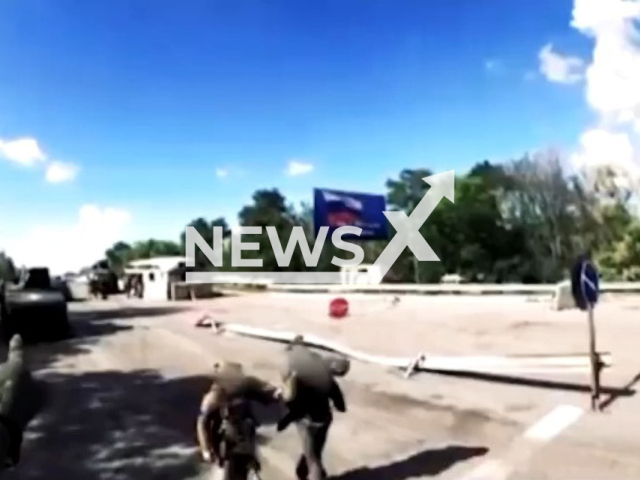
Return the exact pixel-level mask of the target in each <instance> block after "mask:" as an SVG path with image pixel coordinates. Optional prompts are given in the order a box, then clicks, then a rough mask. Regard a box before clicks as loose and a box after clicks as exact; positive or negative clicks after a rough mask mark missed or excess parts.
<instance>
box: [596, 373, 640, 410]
mask: <svg viewBox="0 0 640 480" xmlns="http://www.w3.org/2000/svg"><path fill="white" fill-rule="evenodd" d="M638 382H640V372H638V373H637V374H636V375H635V376H634V377H633V378H632V379H631V380H629V381H628V382H627V384H626V385H625V386H624V387H622V388H621V389H619V390H618V391H615V392H605V393H609V395H608V396H607V398H606V399H605V400H604V401H603V402H602V403H601V404H600V409H601V410H605V409H607V408H609V407H610V406H611V404H613V403H614V402H615V401H616V400H617V399H618V398H620V397H622V396H624V395H626V396H631V395H635V393H636V391H635V390H634V389H633V387H635V386H636V384H637V383H638Z"/></svg>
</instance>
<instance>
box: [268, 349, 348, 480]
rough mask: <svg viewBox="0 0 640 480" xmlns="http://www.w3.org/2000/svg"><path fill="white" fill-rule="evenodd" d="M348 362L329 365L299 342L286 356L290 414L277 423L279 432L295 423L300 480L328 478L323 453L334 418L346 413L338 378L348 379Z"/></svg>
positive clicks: (286, 385)
mask: <svg viewBox="0 0 640 480" xmlns="http://www.w3.org/2000/svg"><path fill="white" fill-rule="evenodd" d="M347 371H348V361H347V360H343V361H342V362H340V361H337V360H331V361H327V360H326V359H324V358H323V357H321V356H320V355H318V354H317V353H315V352H312V351H311V350H309V349H308V348H307V347H305V346H304V345H302V344H301V342H300V339H296V340H295V341H294V343H293V344H292V345H291V346H290V347H289V349H288V352H287V365H286V368H285V371H284V372H283V380H284V384H285V388H284V400H285V402H286V405H287V408H288V412H287V414H286V415H285V417H284V418H282V419H281V420H280V422H278V431H282V430H284V429H285V428H287V426H288V425H289V424H290V423H292V422H295V424H296V427H297V429H298V433H299V435H300V439H301V441H302V455H301V456H300V459H299V461H298V464H297V466H296V475H297V477H298V478H299V479H307V478H310V479H311V480H321V479H324V478H326V476H327V474H326V471H325V469H324V467H323V465H322V452H323V450H324V446H325V443H326V440H327V434H328V432H329V428H330V426H331V423H332V422H333V414H332V411H331V402H332V403H333V405H334V407H335V408H336V410H338V411H339V412H345V411H346V406H345V402H344V397H343V394H342V391H341V389H340V386H339V385H338V383H337V382H336V380H335V378H334V377H335V376H342V375H345V374H346V372H347Z"/></svg>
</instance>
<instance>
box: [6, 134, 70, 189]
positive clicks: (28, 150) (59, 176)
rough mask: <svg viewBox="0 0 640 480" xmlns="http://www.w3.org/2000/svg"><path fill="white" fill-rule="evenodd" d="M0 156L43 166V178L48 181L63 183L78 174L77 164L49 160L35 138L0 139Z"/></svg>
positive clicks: (23, 163) (16, 161)
mask: <svg viewBox="0 0 640 480" xmlns="http://www.w3.org/2000/svg"><path fill="white" fill-rule="evenodd" d="M0 158H4V159H6V160H9V161H10V162H13V163H17V164H19V165H22V166H24V167H40V166H43V167H44V168H45V179H46V180H47V182H49V183H64V182H68V181H70V180H73V179H74V178H76V176H77V175H78V172H79V171H80V169H79V168H78V166H76V165H74V164H72V163H67V162H61V161H57V160H56V161H50V160H49V158H48V157H47V155H46V154H45V153H44V152H43V151H42V149H41V148H40V145H38V141H37V140H36V139H35V138H28V137H24V138H17V139H15V140H2V139H0Z"/></svg>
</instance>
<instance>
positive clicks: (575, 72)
mask: <svg viewBox="0 0 640 480" xmlns="http://www.w3.org/2000/svg"><path fill="white" fill-rule="evenodd" d="M538 59H539V60H540V73H542V74H543V75H544V76H545V78H546V79H547V80H549V81H550V82H556V83H566V84H572V83H577V82H579V81H580V80H582V79H583V78H584V61H583V60H582V59H580V58H578V57H570V56H565V55H561V54H559V53H557V52H554V51H553V45H552V44H550V43H549V44H547V45H545V46H544V47H542V50H540V53H539V54H538Z"/></svg>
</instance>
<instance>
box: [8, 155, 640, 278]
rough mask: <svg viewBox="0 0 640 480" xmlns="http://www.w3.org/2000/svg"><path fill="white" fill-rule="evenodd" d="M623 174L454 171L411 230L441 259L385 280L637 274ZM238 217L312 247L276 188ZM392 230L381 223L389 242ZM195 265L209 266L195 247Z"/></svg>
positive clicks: (638, 224)
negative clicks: (448, 193)
mask: <svg viewBox="0 0 640 480" xmlns="http://www.w3.org/2000/svg"><path fill="white" fill-rule="evenodd" d="M434 173H436V172H432V171H431V170H429V169H427V168H424V169H405V170H402V171H401V172H400V173H399V175H398V176H397V178H393V179H389V180H388V181H387V182H386V185H385V187H386V197H387V203H388V206H387V208H388V209H392V210H403V211H404V212H406V213H407V214H408V215H410V214H411V212H412V210H413V209H414V208H415V206H416V205H417V204H418V202H419V201H420V200H421V199H422V197H423V196H424V194H425V193H426V192H427V190H428V188H429V185H428V184H426V183H425V182H424V181H423V180H422V179H423V178H424V177H427V176H429V175H432V174H434ZM623 180H625V178H624V177H621V176H620V174H619V173H617V172H614V171H613V170H612V169H611V168H607V167H603V168H599V169H594V170H590V171H589V172H587V173H584V172H583V173H580V172H574V171H570V170H569V169H568V168H566V167H564V166H563V163H562V161H561V159H560V158H559V156H558V155H557V154H556V153H555V152H553V151H546V152H542V153H538V154H535V155H525V156H524V157H522V158H520V159H517V160H514V161H509V162H505V163H502V164H498V163H491V162H488V161H483V162H479V163H477V164H476V165H474V166H473V167H472V168H471V169H470V170H469V171H468V172H467V173H465V174H463V175H457V176H456V179H455V203H451V202H450V201H448V200H446V199H443V200H442V201H441V202H440V203H439V205H438V206H437V207H436V209H435V210H434V212H433V213H432V214H431V216H430V217H429V219H428V220H427V221H426V222H425V224H424V225H423V226H422V228H421V230H420V232H421V234H422V235H423V236H424V238H425V239H426V240H427V242H428V243H429V245H431V247H432V248H433V249H434V251H435V252H436V254H437V255H438V257H439V258H440V260H441V261H440V262H418V261H416V260H415V257H413V254H412V253H411V251H410V250H409V249H405V251H404V252H403V254H402V255H401V256H400V258H399V259H398V260H397V261H396V263H395V264H394V266H393V268H392V269H391V271H390V272H389V274H388V275H387V277H386V278H385V281H389V282H405V283H434V282H439V281H440V280H441V278H442V276H443V275H444V274H447V273H456V274H459V275H461V276H462V277H463V278H465V279H466V280H467V281H470V282H486V283H511V282H514V283H548V282H556V281H559V280H561V279H563V278H566V276H567V272H568V269H569V268H570V266H571V263H572V262H573V261H574V259H575V258H576V256H577V255H579V254H580V253H583V252H585V251H590V252H591V253H592V255H593V257H594V259H595V261H596V263H597V264H598V266H599V268H600V270H601V272H602V275H603V278H604V279H605V280H638V279H640V219H639V218H638V216H637V215H636V213H635V211H634V205H635V199H634V198H633V190H632V189H631V187H630V186H628V185H626V184H625V182H624V181H623ZM238 221H239V224H240V225H241V226H260V227H267V226H275V227H276V230H277V232H278V236H279V238H280V242H281V244H282V245H283V246H285V245H287V242H288V239H289V236H290V235H291V231H292V229H293V227H295V226H302V227H303V228H304V231H305V233H306V236H307V241H308V243H309V246H310V248H311V249H313V244H314V242H315V237H314V230H313V210H312V207H311V206H310V204H304V203H303V204H302V205H299V206H294V205H292V204H290V203H289V202H288V201H287V199H286V198H285V197H284V196H283V195H282V194H281V192H280V191H279V190H278V189H261V190H257V191H256V192H255V193H254V194H253V197H252V201H251V203H250V204H248V205H246V206H245V207H243V208H242V210H241V211H240V212H239V214H238ZM188 225H191V226H193V227H194V228H195V229H196V230H197V231H198V233H199V234H200V235H201V236H202V238H203V239H205V240H206V241H207V242H208V243H209V244H210V245H211V244H212V242H213V234H212V227H213V226H221V227H223V228H224V230H225V232H229V227H228V223H227V221H226V219H224V218H222V217H219V218H214V219H207V218H197V219H194V220H193V221H191V222H189V224H188ZM394 234H395V231H394V229H393V227H392V226H391V225H389V239H390V238H391V237H393V235H394ZM184 237H185V234H184V232H182V234H181V237H180V240H178V241H171V240H157V239H149V240H145V241H139V242H134V243H133V244H128V243H125V242H118V243H116V244H115V245H113V246H112V247H111V248H110V249H109V250H107V252H106V258H107V260H108V262H109V264H110V265H111V268H113V269H114V270H115V271H116V272H117V273H122V271H123V269H124V266H125V265H126V264H127V263H128V262H130V261H132V260H136V259H145V258H151V257H155V256H173V255H184V252H185V249H184V243H185V238H184ZM246 241H251V242H257V243H259V244H260V248H259V250H255V251H253V250H246V251H243V258H261V259H262V261H263V268H262V269H263V270H265V271H283V270H285V271H305V270H318V271H335V270H337V269H338V267H337V266H335V265H334V264H332V263H331V259H332V258H333V257H334V255H336V256H338V257H340V258H350V256H351V254H349V253H347V252H344V251H343V250H339V249H336V248H335V247H334V246H333V245H332V244H331V242H326V243H325V245H324V248H323V249H322V253H321V255H320V258H319V261H318V265H317V266H316V267H307V266H306V265H305V264H304V259H303V256H302V253H301V251H300V248H299V247H296V250H295V252H294V255H293V257H292V261H291V262H290V265H289V266H288V267H280V266H278V264H277V261H276V257H275V254H274V253H273V250H272V248H271V242H270V240H269V238H268V235H267V233H266V231H265V229H264V228H263V233H262V234H259V235H252V236H250V237H248V238H247V240H246ZM388 241H389V240H373V241H359V242H358V243H359V244H360V246H361V247H362V248H363V250H364V252H365V259H364V262H365V263H373V262H374V261H375V259H376V258H377V257H378V255H379V254H380V253H381V252H382V250H383V249H384V248H385V246H386V244H387V243H388ZM230 257H231V253H230V249H229V248H228V246H227V247H226V248H225V251H224V262H223V263H224V267H221V268H220V269H221V270H225V271H228V270H232V268H231V267H229V265H230V263H231V262H230ZM3 258H8V257H6V256H0V275H2V272H3V271H4V270H3V268H4V267H3V266H2V265H3ZM196 266H197V268H198V269H210V270H214V269H215V268H214V267H213V266H212V265H211V263H210V262H209V261H208V259H207V258H206V257H205V256H204V254H203V253H202V252H200V250H199V249H196ZM235 270H242V268H237V269H235ZM250 270H255V268H251V269H250Z"/></svg>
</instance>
